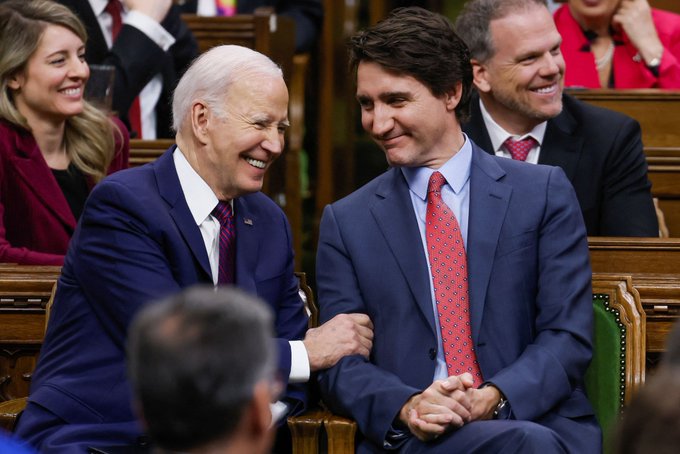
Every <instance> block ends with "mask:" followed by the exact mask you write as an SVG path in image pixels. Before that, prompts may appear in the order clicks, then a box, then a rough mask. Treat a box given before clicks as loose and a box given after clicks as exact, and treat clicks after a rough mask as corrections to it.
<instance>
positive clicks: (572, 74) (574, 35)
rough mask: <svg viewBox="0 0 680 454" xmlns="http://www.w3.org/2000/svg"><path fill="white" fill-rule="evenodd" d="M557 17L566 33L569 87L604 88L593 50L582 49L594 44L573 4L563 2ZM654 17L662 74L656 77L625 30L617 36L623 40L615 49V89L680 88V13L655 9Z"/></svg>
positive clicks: (566, 81) (564, 47)
mask: <svg viewBox="0 0 680 454" xmlns="http://www.w3.org/2000/svg"><path fill="white" fill-rule="evenodd" d="M554 18H555V24H556V25H557V30H558V31H559V32H560V34H561V35H562V46H561V47H562V54H563V55H564V60H565V62H566V64H567V70H566V74H565V86H567V87H587V88H601V85H600V79H599V76H598V74H597V69H596V68H595V57H594V56H593V54H592V52H590V51H589V50H582V49H589V46H590V43H589V42H588V39H587V38H586V36H585V35H584V34H583V30H582V29H581V26H580V25H579V24H578V22H576V20H575V19H574V18H573V16H572V15H571V11H569V7H568V6H567V5H562V6H561V7H560V8H559V9H558V10H557V11H555V16H554ZM652 19H653V20H654V25H655V26H656V31H657V33H658V34H659V39H660V40H661V44H663V47H664V52H663V57H662V58H661V66H660V68H659V76H658V77H657V76H655V75H654V73H652V72H651V71H650V70H649V69H648V68H647V66H646V65H645V63H644V61H643V60H642V59H641V58H639V57H636V55H637V54H638V52H637V50H636V49H635V46H633V44H632V43H631V42H630V40H629V39H628V36H626V34H625V33H624V32H623V31H622V32H620V34H617V35H616V36H615V37H614V40H615V41H620V42H622V43H623V44H621V45H617V46H616V47H615V49H614V60H613V62H612V68H613V70H614V87H615V88H680V16H679V15H677V14H673V13H670V12H668V11H662V10H658V9H652ZM636 60H640V61H636Z"/></svg>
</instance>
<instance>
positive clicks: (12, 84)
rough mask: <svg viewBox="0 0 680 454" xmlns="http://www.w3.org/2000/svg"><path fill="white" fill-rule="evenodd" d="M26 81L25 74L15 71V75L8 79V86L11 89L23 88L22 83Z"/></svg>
mask: <svg viewBox="0 0 680 454" xmlns="http://www.w3.org/2000/svg"><path fill="white" fill-rule="evenodd" d="M23 83H24V76H23V75H20V74H19V73H14V74H13V75H11V76H10V78H9V79H8V80H7V86H8V87H9V88H10V89H11V90H18V89H20V88H21V85H22V84H23Z"/></svg>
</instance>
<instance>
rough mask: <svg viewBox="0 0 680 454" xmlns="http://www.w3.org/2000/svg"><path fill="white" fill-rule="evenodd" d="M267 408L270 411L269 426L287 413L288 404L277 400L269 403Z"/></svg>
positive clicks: (275, 423) (273, 424) (276, 422)
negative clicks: (270, 421)
mask: <svg viewBox="0 0 680 454" xmlns="http://www.w3.org/2000/svg"><path fill="white" fill-rule="evenodd" d="M269 408H270V409H271V412H272V423H271V425H270V426H269V427H275V426H276V425H277V424H278V422H279V421H280V420H281V418H283V417H284V416H285V414H286V413H288V405H286V404H285V403H284V402H281V401H280V400H277V401H276V402H274V403H273V404H269Z"/></svg>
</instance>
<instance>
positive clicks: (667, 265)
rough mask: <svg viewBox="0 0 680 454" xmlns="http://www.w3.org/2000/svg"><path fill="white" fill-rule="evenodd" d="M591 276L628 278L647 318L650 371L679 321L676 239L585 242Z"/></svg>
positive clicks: (679, 258)
mask: <svg viewBox="0 0 680 454" xmlns="http://www.w3.org/2000/svg"><path fill="white" fill-rule="evenodd" d="M588 243H589V248H590V260H591V265H592V268H593V274H595V273H598V274H611V273H615V274H624V275H629V276H631V277H632V281H633V287H634V288H635V289H636V290H637V291H638V292H639V294H640V299H641V302H642V307H643V309H644V311H645V314H647V334H646V345H647V347H646V349H647V367H648V368H650V369H653V367H654V366H655V364H656V363H657V362H658V360H659V358H660V354H661V353H662V352H663V351H664V348H665V341H666V337H667V336H668V333H669V332H670V330H671V329H672V328H673V326H674V324H675V323H676V322H677V320H678V318H680V239H678V238H665V239H661V238H595V237H591V238H589V239H588Z"/></svg>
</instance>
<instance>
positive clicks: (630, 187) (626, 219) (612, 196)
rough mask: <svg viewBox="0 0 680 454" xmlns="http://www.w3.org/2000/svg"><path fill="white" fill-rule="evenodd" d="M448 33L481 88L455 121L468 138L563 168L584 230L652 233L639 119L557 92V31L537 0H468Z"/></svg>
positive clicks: (560, 66) (560, 69)
mask: <svg viewBox="0 0 680 454" xmlns="http://www.w3.org/2000/svg"><path fill="white" fill-rule="evenodd" d="M456 32H457V33H459V34H460V36H461V38H463V40H464V41H465V42H466V43H467V45H468V47H469V48H470V54H471V57H472V66H473V72H474V84H475V86H476V88H477V92H478V93H479V98H475V99H473V101H472V117H471V120H470V122H468V123H467V124H466V125H465V126H464V128H463V129H464V131H465V132H466V133H467V134H468V135H469V136H470V138H472V140H474V141H475V142H476V143H477V144H479V145H480V146H481V147H482V148H483V149H485V150H486V151H487V152H489V153H495V154H496V155H498V156H505V157H513V159H520V160H525V161H526V162H530V163H534V164H535V163H538V164H548V165H554V166H559V167H561V168H562V169H563V170H564V172H565V173H566V174H567V178H569V180H570V181H571V183H572V185H573V186H574V189H575V190H576V196H577V197H578V200H579V204H580V206H581V211H582V213H583V218H584V220H585V223H586V229H587V231H588V235H590V236H642V237H644V236H647V237H656V236H659V228H658V223H657V219H656V212H655V210H654V205H653V202H652V196H651V192H650V191H651V183H650V182H649V180H648V179H647V163H646V161H645V156H644V154H643V151H642V141H641V137H640V126H639V125H638V123H637V122H636V121H634V120H633V119H631V118H629V117H627V116H625V115H622V114H619V113H616V112H613V111H610V110H606V109H602V108H599V107H594V106H591V105H588V104H586V103H583V102H581V101H578V100H576V99H575V98H573V97H571V96H568V95H564V94H563V93H562V89H563V86H564V72H565V63H564V59H563V57H562V55H561V53H560V43H561V38H560V36H559V33H558V32H557V29H556V27H555V24H554V22H553V20H552V16H551V15H550V12H549V11H548V9H547V7H546V5H545V1H544V0H510V1H506V0H471V1H469V2H468V3H467V4H466V6H465V8H464V9H463V11H462V12H461V14H460V15H459V16H458V19H457V20H456ZM566 70H569V68H566ZM508 139H511V141H508ZM514 150H519V151H517V152H516V151H514Z"/></svg>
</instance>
